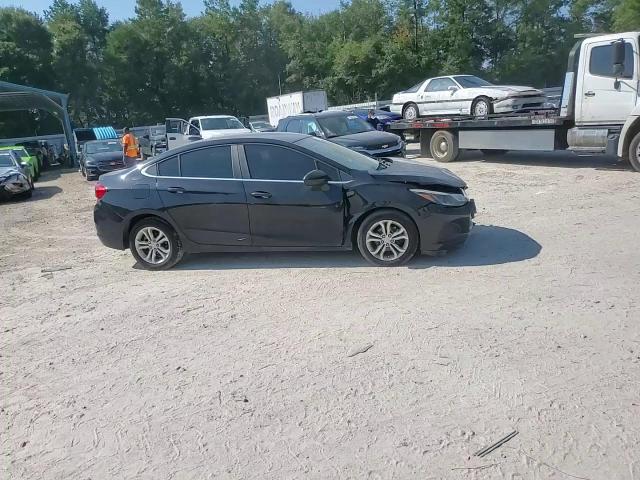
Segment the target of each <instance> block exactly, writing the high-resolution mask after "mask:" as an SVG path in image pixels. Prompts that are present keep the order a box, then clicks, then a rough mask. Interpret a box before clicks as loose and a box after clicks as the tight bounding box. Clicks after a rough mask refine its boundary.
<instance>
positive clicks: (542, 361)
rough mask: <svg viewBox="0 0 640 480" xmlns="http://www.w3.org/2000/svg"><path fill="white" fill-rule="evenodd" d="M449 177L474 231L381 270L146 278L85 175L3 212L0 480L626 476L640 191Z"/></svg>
mask: <svg viewBox="0 0 640 480" xmlns="http://www.w3.org/2000/svg"><path fill="white" fill-rule="evenodd" d="M425 161H427V162H429V163H431V160H425ZM449 168H450V169H451V170H453V171H454V172H456V173H458V174H459V175H461V176H462V177H463V178H464V179H465V180H466V181H467V182H468V183H469V185H470V193H471V195H472V196H473V197H474V198H475V199H476V201H477V204H478V208H479V214H478V216H477V218H476V221H477V226H476V227H475V229H474V231H473V234H472V235H471V237H470V238H469V241H468V243H467V244H466V245H465V247H463V248H462V249H461V250H460V251H458V252H455V253H453V254H450V255H448V256H446V257H442V258H436V259H434V258H428V257H425V258H419V259H416V260H415V261H414V262H412V263H411V264H409V265H408V266H406V267H401V268H395V269H384V268H375V267H370V266H368V265H367V264H365V263H364V261H363V260H361V259H360V257H359V256H357V255H355V254H350V253H340V254H335V253H314V254H308V253H298V254H241V255H237V254H236V255H229V254H227V255H223V254H213V255H199V256H190V257H187V258H186V259H185V261H183V263H181V264H180V265H179V266H178V267H177V268H175V269H173V270H171V271H167V272H159V273H150V272H146V271H143V270H140V269H138V268H136V266H135V262H134V261H133V258H132V257H131V255H130V254H129V252H118V251H115V250H109V249H107V248H104V247H103V246H102V245H101V244H100V243H99V241H98V239H97V238H96V236H95V233H94V226H93V220H92V208H93V203H94V198H93V187H92V184H90V183H88V182H86V181H84V180H82V179H81V178H80V176H79V174H78V173H76V172H65V173H62V174H60V173H55V172H54V173H48V174H46V175H45V176H43V179H42V180H43V181H42V182H40V183H39V184H38V185H37V187H38V188H37V192H36V193H35V195H34V197H33V199H32V200H30V201H26V202H16V203H5V204H0V245H1V248H0V271H1V275H0V328H1V332H2V335H1V336H0V355H1V358H0V378H1V381H2V396H1V398H0V418H1V419H2V421H1V425H2V436H1V438H0V444H1V446H2V457H3V461H2V464H1V466H0V472H2V477H3V478H11V479H36V478H43V479H94V480H97V479H106V478H117V479H128V478H140V479H210V478H234V479H285V478H286V479H288V478H317V479H326V478H358V479H360V478H372V479H376V478H385V479H387V478H396V479H409V478H416V479H421V480H424V479H454V480H456V479H474V480H475V479H478V480H480V479H496V478H499V479H502V478H504V479H510V480H515V479H565V478H566V479H576V478H577V479H593V480H596V479H598V480H599V479H640V447H639V445H640V304H639V298H640V297H639V296H638V287H639V286H640V254H639V250H638V248H639V246H640V174H637V173H632V172H631V171H629V170H627V169H624V168H623V167H621V166H620V165H617V164H615V163H614V161H612V160H611V159H607V158H578V157H573V156H571V155H566V154H558V155H544V156H542V155H525V154H510V155H507V156H505V157H502V158H500V159H483V158H482V157H481V156H480V155H479V154H470V155H468V156H467V157H466V158H465V159H464V161H461V162H458V163H454V164H451V165H450V166H449ZM49 269H50V270H54V271H51V272H47V270H49ZM367 347H370V348H369V349H368V350H367ZM363 350H366V351H365V352H363V353H358V352H359V351H363ZM513 430H517V431H518V432H519V434H518V435H517V436H516V437H515V438H513V439H512V440H511V441H509V442H508V443H506V444H504V445H503V446H502V447H500V448H498V449H497V450H495V451H494V452H492V453H491V454H489V455H488V456H486V457H484V458H479V457H476V456H474V453H475V452H476V451H478V450H479V449H481V448H482V447H484V446H487V445H489V444H491V443H493V442H495V441H497V440H498V439H500V438H501V437H503V436H504V435H506V434H508V433H509V432H511V431H513Z"/></svg>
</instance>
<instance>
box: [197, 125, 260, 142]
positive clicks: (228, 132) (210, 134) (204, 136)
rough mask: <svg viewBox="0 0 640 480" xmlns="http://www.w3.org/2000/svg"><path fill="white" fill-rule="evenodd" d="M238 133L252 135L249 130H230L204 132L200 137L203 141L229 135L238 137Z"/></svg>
mask: <svg viewBox="0 0 640 480" xmlns="http://www.w3.org/2000/svg"><path fill="white" fill-rule="evenodd" d="M238 133H251V130H249V129H248V128H228V129H225V130H203V131H202V132H201V133H200V135H201V136H202V139H203V140H206V139H208V138H220V137H226V136H228V135H237V134H238Z"/></svg>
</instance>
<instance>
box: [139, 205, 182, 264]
mask: <svg viewBox="0 0 640 480" xmlns="http://www.w3.org/2000/svg"><path fill="white" fill-rule="evenodd" d="M129 248H130V250H131V253H132V254H133V256H134V258H135V259H136V260H137V261H138V263H139V264H140V265H141V266H142V267H143V268H144V269H146V270H166V269H169V268H171V267H173V266H174V265H175V264H176V263H178V262H179V261H180V260H181V259H182V256H183V255H184V250H183V249H182V244H181V242H180V238H179V237H178V234H177V233H176V232H175V230H174V229H173V228H171V226H170V225H168V224H167V223H165V222H163V221H162V220H158V219H155V218H145V219H143V220H141V221H140V222H138V223H136V225H135V226H134V227H133V228H132V229H131V232H130V233H129Z"/></svg>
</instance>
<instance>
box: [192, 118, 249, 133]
mask: <svg viewBox="0 0 640 480" xmlns="http://www.w3.org/2000/svg"><path fill="white" fill-rule="evenodd" d="M200 124H201V125H202V130H231V129H234V128H244V125H242V123H240V120H238V119H237V118H233V117H228V118H201V119H200Z"/></svg>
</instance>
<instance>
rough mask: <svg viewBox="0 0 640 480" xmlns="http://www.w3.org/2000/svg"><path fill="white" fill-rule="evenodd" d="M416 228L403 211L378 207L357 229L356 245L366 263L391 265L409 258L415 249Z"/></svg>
mask: <svg viewBox="0 0 640 480" xmlns="http://www.w3.org/2000/svg"><path fill="white" fill-rule="evenodd" d="M418 239H419V235H418V229H417V228H416V226H415V224H414V223H413V221H411V219H410V218H409V217H408V216H407V215H405V214H404V213H401V212H398V211H395V210H380V211H377V212H375V213H373V214H371V215H370V216H369V217H367V218H366V219H365V220H364V221H363V222H362V224H361V225H360V228H359V229H358V239H357V240H358V249H359V250H360V254H361V255H362V256H363V257H364V258H365V260H367V261H368V262H369V263H372V264H374V265H381V266H388V267H395V266H398V265H402V264H404V263H406V262H408V261H409V260H411V259H412V258H413V256H414V255H415V254H416V251H417V250H418Z"/></svg>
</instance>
